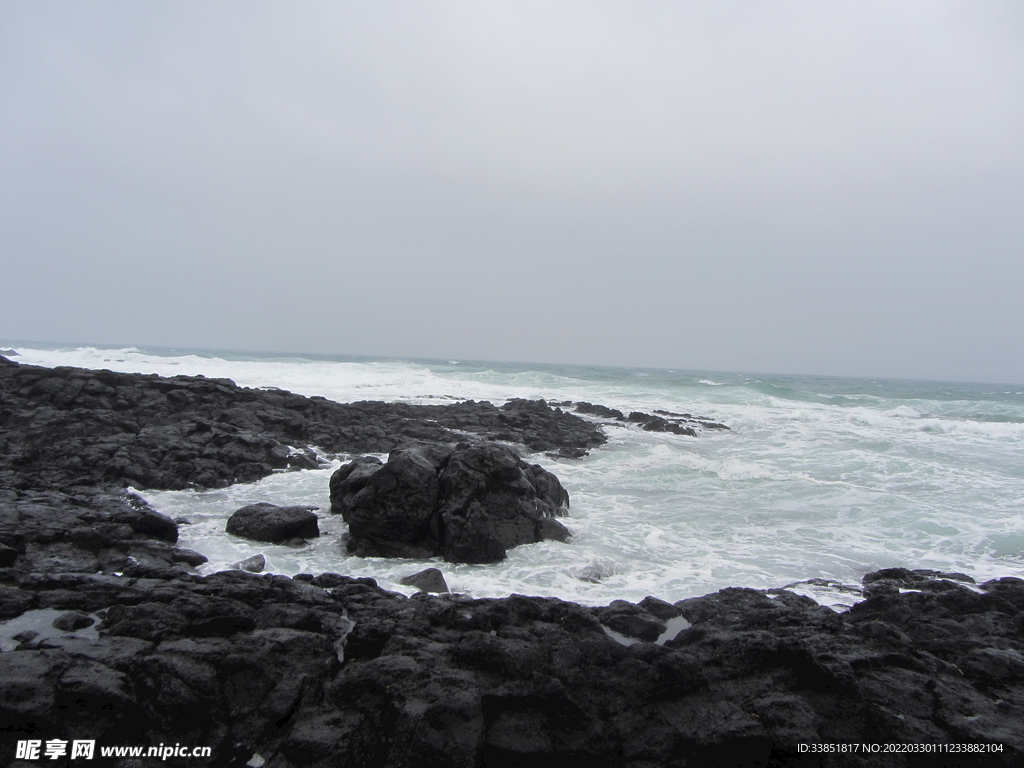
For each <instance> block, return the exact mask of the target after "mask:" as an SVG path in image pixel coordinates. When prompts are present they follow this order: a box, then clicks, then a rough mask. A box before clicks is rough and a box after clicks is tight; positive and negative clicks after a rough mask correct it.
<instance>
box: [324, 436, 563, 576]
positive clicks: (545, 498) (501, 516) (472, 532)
mask: <svg viewBox="0 0 1024 768" xmlns="http://www.w3.org/2000/svg"><path fill="white" fill-rule="evenodd" d="M568 505H569V495H568V493H566V491H565V489H564V488H562V485H561V483H559V482H558V478H556V477H555V476H554V475H552V474H551V473H550V472H547V471H546V470H544V469H543V468H541V467H540V466H538V465H529V464H527V463H526V462H524V461H523V460H522V459H521V458H520V457H519V456H518V455H517V454H516V453H515V451H513V450H512V449H510V448H508V447H505V446H500V445H494V444H484V445H465V444H463V445H460V446H455V447H452V446H436V445H421V446H413V447H408V448H401V449H398V450H395V451H392V452H391V454H390V455H389V456H388V461H387V463H386V464H383V465H382V464H380V463H379V462H377V461H375V460H366V459H359V460H356V461H353V462H351V463H350V464H347V465H345V466H343V467H341V468H340V469H339V470H338V471H337V472H336V473H335V475H334V477H332V479H331V510H332V511H334V512H336V513H340V514H341V515H342V516H343V517H344V518H345V520H346V522H348V524H349V539H348V549H349V551H351V552H354V553H356V554H359V555H363V556H382V557H417V558H426V557H433V556H435V555H439V554H440V555H443V556H444V559H445V560H447V561H449V562H463V563H487V562H497V561H499V560H502V559H504V557H505V552H506V550H507V549H509V548H510V547H514V546H517V545H519V544H530V543H534V542H537V541H542V540H544V539H556V540H559V541H565V540H566V539H568V537H569V532H568V531H567V530H566V529H565V527H564V526H563V525H562V524H561V523H559V522H558V521H557V520H555V519H554V518H555V516H558V515H563V514H565V511H566V509H567V508H568Z"/></svg>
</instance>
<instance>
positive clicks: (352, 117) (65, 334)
mask: <svg viewBox="0 0 1024 768" xmlns="http://www.w3.org/2000/svg"><path fill="white" fill-rule="evenodd" d="M1022 292H1024V4H1021V3H1020V2H1019V0H1012V1H1009V2H989V1H988V0H963V1H962V2H946V1H944V0H920V1H916V0H899V1H898V2H893V1H892V0H884V1H883V2H872V1H870V0H856V2H854V1H853V0H847V1H846V2H829V1H825V0H804V1H801V2H763V1H762V0H756V1H755V0H750V1H748V2H729V1H728V0H726V1H723V0H708V1H707V2H685V1H681V0H674V1H673V2H637V1H636V0H629V1H623V2H603V1H601V0H588V1H587V2H557V1H556V2H551V1H550V0H544V1H543V2H531V1H529V0H526V1H524V0H515V1H514V2H513V1H510V2H441V1H438V2H424V1H423V0H416V1H415V2H373V3H368V2H358V3H345V2H324V3H320V2H287V3H285V2H276V3H261V2H253V0H246V1H245V2H210V1H209V0H203V1H202V2H184V1H182V0H176V1H175V2H173V3H140V2H136V1H134V0H132V1H130V2H129V1H126V2H103V1H93V2H88V3H79V2H46V3H38V2H25V1H22V0H18V1H14V0H0V338H6V339H33V340H40V341H81V342H93V343H113V344H139V345H163V346H177V347H182V346H190V347H208V348H228V349H251V350H278V351H293V352H326V353H338V354H365V355H381V356H408V357H441V358H456V359H459V358H461V359H471V358H472V359H489V360H517V361H534V362H563V363H595V364H609V365H627V366H660V367H671V368H695V369H714V370H740V371H747V370H753V371H769V372H791V373H820V374H839V375H861V376H891V377H909V378H939V379H965V380H977V381H1000V382H1001V381H1008V382H1024V297H1022Z"/></svg>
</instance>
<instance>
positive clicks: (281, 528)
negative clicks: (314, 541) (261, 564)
mask: <svg viewBox="0 0 1024 768" xmlns="http://www.w3.org/2000/svg"><path fill="white" fill-rule="evenodd" d="M225 530H227V532H228V533H231V534H234V535H235V536H241V537H243V538H246V539H252V540H253V541H269V542H274V543H278V542H282V541H285V540H287V539H291V538H294V537H299V538H308V539H311V538H316V537H317V536H319V535H320V527H319V525H318V524H317V517H316V515H315V514H313V512H312V510H311V509H310V508H309V507H278V506H275V505H274V504H267V503H265V502H260V503H259V504H250V505H249V506H247V507H242V508H241V509H239V510H237V511H235V512H234V513H233V514H232V515H231V517H229V518H228V523H227V527H226V529H225Z"/></svg>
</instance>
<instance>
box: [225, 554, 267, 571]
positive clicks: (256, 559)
mask: <svg viewBox="0 0 1024 768" xmlns="http://www.w3.org/2000/svg"><path fill="white" fill-rule="evenodd" d="M231 567H232V568H234V569H236V570H239V571H249V573H262V572H263V569H264V568H266V567H267V559H266V558H265V557H264V556H263V555H253V556H252V557H247V558H246V559H245V560H240V561H239V562H237V563H232V564H231Z"/></svg>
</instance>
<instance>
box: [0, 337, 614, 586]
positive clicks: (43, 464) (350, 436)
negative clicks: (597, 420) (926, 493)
mask: <svg viewBox="0 0 1024 768" xmlns="http://www.w3.org/2000/svg"><path fill="white" fill-rule="evenodd" d="M468 438H472V439H476V440H479V441H507V442H511V443H517V444H520V445H524V446H526V447H528V448H530V449H531V450H543V451H551V452H554V453H556V454H558V455H563V456H579V455H582V454H583V453H585V452H586V451H587V450H589V449H590V448H593V447H595V446H598V445H601V444H602V443H603V442H604V441H605V440H606V438H605V436H604V434H603V433H602V432H601V429H600V426H599V425H596V424H593V423H591V422H588V421H587V420H585V419H583V418H581V417H579V416H577V415H575V414H571V413H566V412H564V411H562V410H561V409H559V408H552V407H550V406H548V405H547V404H546V403H544V402H543V401H527V400H512V401H510V402H508V403H506V404H505V405H503V406H501V407H497V406H495V405H493V404H491V403H476V402H473V401H468V402H464V403H453V404H447V405H429V406H415V405H406V404H401V403H398V404H395V403H391V404H389V403H379V402H362V403H350V404H342V403H335V402H331V401H328V400H325V399H324V398H318V397H312V398H307V397H302V396H301V395H295V394H292V393H290V392H284V391H281V390H258V389H247V388H244V387H238V386H236V385H235V384H234V383H233V382H231V381H229V380H227V379H208V378H204V377H202V376H197V377H188V376H177V377H174V378H164V377H160V376H156V375H143V374H128V373H115V372H112V371H94V370H84V369H78V368H43V367H39V366H31V365H21V364H18V363H14V362H12V361H10V360H8V359H6V358H4V357H0V579H3V578H5V577H7V578H15V577H16V576H17V574H21V573H34V572H62V571H63V572H88V573H95V572H96V571H104V572H111V573H112V572H119V573H130V574H134V575H142V574H143V573H146V572H150V571H154V572H158V571H160V570H161V569H166V568H170V569H178V570H180V569H187V568H188V567H189V566H194V565H197V564H199V563H202V562H204V561H205V558H204V557H203V556H202V555H201V554H199V553H196V552H191V551H188V550H184V549H181V548H179V547H176V546H174V545H175V543H176V542H177V539H178V530H177V525H176V523H175V522H174V521H172V520H171V519H169V518H167V517H166V516H165V515H162V514H160V513H159V512H157V511H155V510H153V509H151V508H149V507H148V506H147V505H146V503H145V502H144V501H143V500H142V499H141V498H139V497H138V496H135V495H132V494H127V493H125V492H124V490H123V489H124V488H125V487H127V486H133V487H136V488H143V489H146V488H151V489H163V490H175V489H181V488H218V487H224V486H227V485H230V484H231V483H234V482H248V481H254V480H257V479H259V478H261V477H264V476H266V475H269V474H271V473H272V472H274V471H280V470H285V469H302V468H315V467H317V466H320V464H319V457H318V455H317V454H316V453H315V452H314V448H313V446H316V448H317V449H319V450H322V451H327V452H330V453H364V452H373V453H383V452H387V451H391V450H393V449H395V448H397V447H398V446H400V445H402V444H405V443H409V442H412V441H417V440H433V441H437V442H439V443H442V444H443V443H450V444H455V443H457V442H459V441H462V440H466V439H468ZM246 514H247V515H251V514H252V512H247V513H246ZM295 515H298V517H299V518H301V519H303V520H305V522H304V523H300V524H299V528H298V529H297V530H293V531H292V533H289V534H288V535H287V536H285V537H284V539H290V538H308V537H310V536H313V535H316V534H315V533H313V532H312V528H310V526H315V524H316V523H315V520H316V517H315V515H313V514H312V513H311V512H308V511H290V512H287V513H285V516H286V517H287V516H292V517H294V516H295ZM259 517H260V515H256V516H255V517H254V521H255V522H253V523H251V524H247V525H239V526H238V527H233V529H232V531H230V532H233V533H237V534H239V535H249V534H251V533H253V532H255V535H254V537H255V538H256V540H263V541H267V540H275V541H280V540H283V539H281V538H279V537H278V535H277V534H276V533H275V534H270V535H271V538H270V539H267V538H261V537H262V536H264V534H261V533H259V530H261V529H262V530H270V529H272V528H273V527H274V526H276V525H278V523H271V522H270V518H271V517H280V515H278V514H274V515H269V516H268V515H266V514H264V515H263V516H262V518H263V520H262V522H259V521H258V520H257V518H259ZM303 525H304V526H306V528H303V527H302V526H303ZM549 528H550V530H556V528H555V527H554V526H549ZM545 530H548V528H546V529H545ZM250 538H253V536H250ZM7 568H10V569H13V570H12V571H11V572H10V573H9V574H6V576H5V571H4V569H7Z"/></svg>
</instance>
